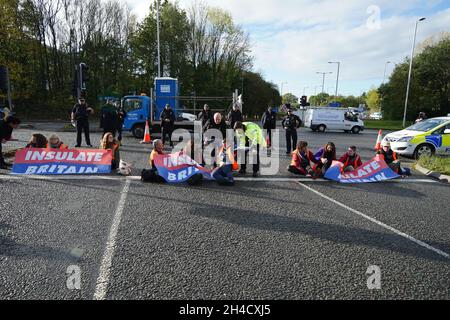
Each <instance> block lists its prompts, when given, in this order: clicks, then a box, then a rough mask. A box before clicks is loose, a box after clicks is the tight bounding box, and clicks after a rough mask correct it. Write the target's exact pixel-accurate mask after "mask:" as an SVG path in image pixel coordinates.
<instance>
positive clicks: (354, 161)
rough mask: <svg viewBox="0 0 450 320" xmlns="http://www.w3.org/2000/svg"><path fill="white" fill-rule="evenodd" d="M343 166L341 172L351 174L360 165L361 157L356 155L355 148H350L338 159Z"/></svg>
mask: <svg viewBox="0 0 450 320" xmlns="http://www.w3.org/2000/svg"><path fill="white" fill-rule="evenodd" d="M339 162H342V163H343V164H344V166H343V167H342V172H352V171H355V170H356V169H358V167H360V166H361V165H362V161H361V157H360V156H359V154H357V153H356V146H350V147H349V148H348V150H347V152H346V153H345V154H344V155H343V156H342V157H341V158H340V159H339Z"/></svg>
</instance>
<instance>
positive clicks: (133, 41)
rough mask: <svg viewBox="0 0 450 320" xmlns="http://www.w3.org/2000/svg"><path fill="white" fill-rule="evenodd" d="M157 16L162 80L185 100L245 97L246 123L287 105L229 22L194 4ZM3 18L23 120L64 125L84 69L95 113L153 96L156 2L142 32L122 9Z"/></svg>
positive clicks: (79, 6)
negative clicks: (109, 99) (133, 97)
mask: <svg viewBox="0 0 450 320" xmlns="http://www.w3.org/2000/svg"><path fill="white" fill-rule="evenodd" d="M160 12H161V16H160V18H161V71H162V76H170V77H174V78H178V79H179V82H180V88H181V92H180V93H181V95H189V96H190V95H194V94H195V95H196V96H230V97H231V94H232V92H233V91H234V90H235V89H240V90H241V89H242V88H243V89H244V102H245V104H244V108H245V110H244V112H245V113H247V114H249V115H252V114H259V113H261V112H262V111H263V110H264V109H265V108H266V107H267V105H268V104H273V105H277V104H280V103H281V98H280V96H279V94H278V91H277V90H276V89H275V85H273V84H272V83H269V82H266V81H265V80H264V79H263V77H262V76H261V75H260V74H258V73H254V72H252V56H251V50H250V41H249V36H248V34H247V33H245V32H244V31H243V30H242V28H241V27H240V26H238V25H236V24H234V22H233V20H232V18H231V15H230V14H229V13H228V12H225V11H223V10H221V9H218V8H211V7H208V6H206V5H204V4H202V3H198V2H195V3H194V4H193V5H192V6H191V7H190V8H189V9H188V10H183V9H181V8H180V7H179V6H178V5H177V4H176V3H174V2H170V1H168V0H163V1H161V8H160ZM0 16H1V17H2V19H0V65H6V66H8V67H9V69H10V71H11V80H12V86H13V100H14V105H15V107H16V111H17V112H18V113H19V114H21V115H25V116H29V117H31V116H40V117H42V116H44V115H45V116H46V117H50V118H56V117H60V118H66V117H67V113H68V111H69V110H70V106H71V104H72V103H73V102H74V98H73V96H72V82H73V77H74V67H75V65H76V64H78V63H80V62H85V63H86V64H87V65H88V66H89V68H90V70H89V75H90V80H89V82H88V84H87V90H88V102H89V103H91V104H93V105H98V104H99V103H100V101H99V97H103V96H117V97H120V96H123V95H126V94H130V93H141V92H146V93H149V91H150V88H151V87H152V86H153V83H154V78H155V77H156V76H157V74H158V70H157V42H156V4H155V2H153V4H152V5H151V7H150V13H149V15H148V16H147V17H146V18H145V19H144V20H143V21H142V22H141V23H138V22H137V20H136V17H135V16H134V15H133V14H131V12H130V9H129V8H128V7H127V5H125V4H124V2H121V1H119V0H109V1H108V2H105V1H101V0H1V1H0ZM2 101H4V95H3V96H1V95H0V104H1V103H2ZM216 104H217V107H222V108H224V107H229V106H228V105H226V106H224V105H220V102H217V103H216ZM213 107H214V105H213Z"/></svg>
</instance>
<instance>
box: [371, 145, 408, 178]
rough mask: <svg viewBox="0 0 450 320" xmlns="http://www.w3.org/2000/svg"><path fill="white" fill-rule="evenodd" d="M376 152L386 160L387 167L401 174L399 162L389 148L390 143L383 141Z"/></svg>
mask: <svg viewBox="0 0 450 320" xmlns="http://www.w3.org/2000/svg"><path fill="white" fill-rule="evenodd" d="M377 154H378V155H380V157H381V158H382V159H383V160H384V162H386V164H387V165H388V166H389V168H391V169H392V171H394V172H395V173H397V174H400V175H401V174H402V172H403V171H402V168H401V162H400V160H398V159H397V154H396V153H395V152H394V150H392V149H391V143H390V142H388V141H385V142H383V144H382V146H381V150H379V151H377Z"/></svg>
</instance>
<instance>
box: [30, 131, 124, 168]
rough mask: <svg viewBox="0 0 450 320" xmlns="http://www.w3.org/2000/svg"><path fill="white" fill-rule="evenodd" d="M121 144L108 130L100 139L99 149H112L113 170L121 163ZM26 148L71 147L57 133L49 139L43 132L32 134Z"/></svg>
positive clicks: (61, 148) (64, 148)
mask: <svg viewBox="0 0 450 320" xmlns="http://www.w3.org/2000/svg"><path fill="white" fill-rule="evenodd" d="M119 146H120V143H119V141H118V140H116V139H115V138H114V135H113V133H111V132H106V133H105V134H104V135H103V137H102V139H101V141H100V147H99V149H103V150H111V151H112V162H111V168H112V169H113V170H114V169H117V168H118V167H119V163H120V152H119ZM25 148H39V149H60V150H66V149H68V148H69V147H68V146H67V145H66V144H64V143H63V142H62V141H61V139H60V138H59V137H58V136H57V135H56V134H52V135H51V136H50V137H49V138H48V139H47V137H46V136H44V135H43V134H41V133H33V134H32V135H31V138H30V141H29V142H28V144H27V145H26V146H25Z"/></svg>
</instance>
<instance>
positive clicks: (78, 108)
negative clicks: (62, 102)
mask: <svg viewBox="0 0 450 320" xmlns="http://www.w3.org/2000/svg"><path fill="white" fill-rule="evenodd" d="M93 113H94V109H92V108H91V107H89V106H88V105H87V104H86V100H85V99H84V98H80V99H78V103H77V104H76V105H75V106H74V107H73V109H72V114H71V119H72V123H75V122H76V128H77V145H76V146H75V148H79V147H81V134H82V132H83V131H84V137H85V139H86V144H87V145H88V147H91V148H92V144H91V138H90V135H89V115H91V114H93Z"/></svg>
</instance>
